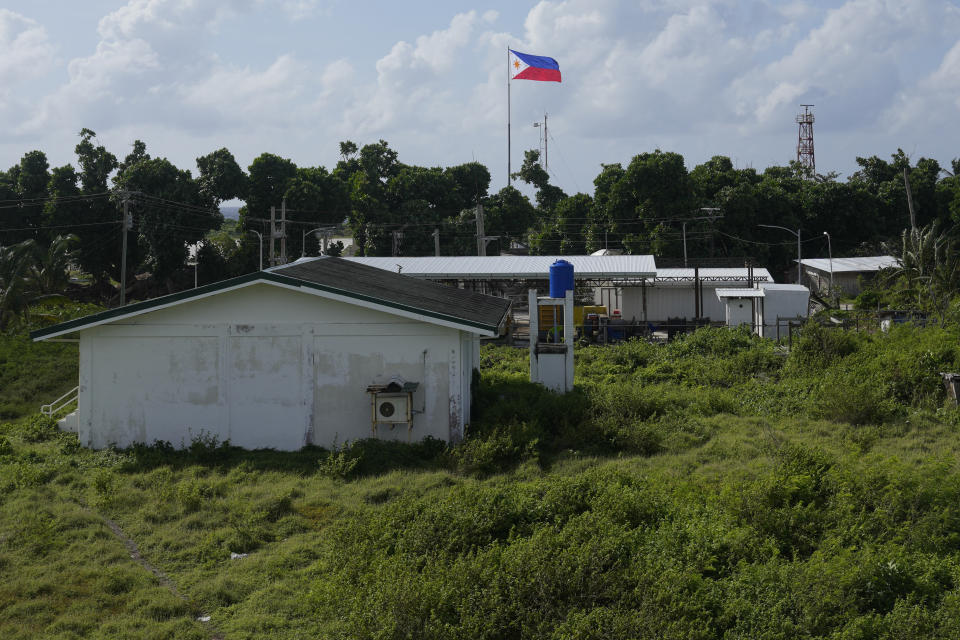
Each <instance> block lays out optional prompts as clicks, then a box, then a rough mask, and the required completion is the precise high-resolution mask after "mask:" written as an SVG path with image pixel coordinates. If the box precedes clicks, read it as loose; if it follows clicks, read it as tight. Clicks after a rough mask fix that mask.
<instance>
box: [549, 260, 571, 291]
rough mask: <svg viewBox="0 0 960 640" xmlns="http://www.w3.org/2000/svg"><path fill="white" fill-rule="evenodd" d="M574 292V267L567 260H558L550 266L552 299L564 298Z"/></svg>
mask: <svg viewBox="0 0 960 640" xmlns="http://www.w3.org/2000/svg"><path fill="white" fill-rule="evenodd" d="M572 290H573V265H572V264H570V263H569V262H567V261H566V260H557V261H556V262H554V263H553V264H552V265H550V297H551V298H563V297H565V296H566V294H567V291H572Z"/></svg>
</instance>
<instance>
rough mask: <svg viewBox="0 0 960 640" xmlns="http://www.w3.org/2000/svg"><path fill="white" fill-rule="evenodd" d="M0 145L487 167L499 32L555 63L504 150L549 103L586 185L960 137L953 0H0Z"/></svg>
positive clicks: (943, 144)
mask: <svg viewBox="0 0 960 640" xmlns="http://www.w3.org/2000/svg"><path fill="white" fill-rule="evenodd" d="M3 7H4V8H0V123H2V125H0V167H2V168H4V169H5V168H7V167H10V166H12V165H15V164H17V163H18V162H19V159H20V158H21V156H22V155H23V154H24V153H25V152H27V151H30V150H33V149H40V150H42V151H44V152H46V154H47V156H48V158H49V160H50V164H51V166H59V165H63V164H67V163H71V162H72V163H75V162H76V159H75V156H74V154H73V147H74V146H75V145H76V143H77V141H78V140H79V138H78V133H79V131H80V129H81V128H84V127H86V128H89V129H92V130H94V131H95V132H96V133H97V136H98V139H99V141H100V142H101V143H102V144H104V145H105V146H106V147H107V148H108V149H110V150H111V151H112V152H113V153H115V154H116V155H117V156H118V157H120V158H122V157H123V156H124V155H126V153H128V152H129V150H130V148H131V145H132V143H133V141H134V140H135V139H140V140H143V141H144V142H145V143H146V144H147V152H148V153H150V154H151V155H152V156H155V157H166V158H168V159H169V160H170V161H171V162H173V163H174V164H176V165H177V166H179V167H181V168H185V169H191V170H192V171H194V173H196V164H195V160H196V158H197V157H198V156H201V155H205V154H207V153H210V152H211V151H214V150H216V149H219V148H221V147H226V148H228V149H229V150H230V151H231V152H232V153H233V154H234V155H235V156H236V158H237V161H238V162H239V163H240V164H241V166H244V167H246V166H248V165H249V164H250V162H251V161H252V160H253V159H254V158H255V157H256V156H258V155H260V154H261V153H264V152H270V153H275V154H277V155H280V156H283V157H286V158H290V159H291V160H293V161H294V162H295V163H297V165H299V166H325V167H327V168H332V167H333V166H334V165H335V164H336V162H337V160H338V159H339V142H340V141H342V140H352V141H354V142H356V143H357V144H359V145H361V146H362V145H363V144H366V143H370V142H376V141H377V140H379V139H383V140H386V141H388V142H389V144H390V146H391V147H392V148H393V149H395V150H396V151H397V152H398V153H399V159H400V161H402V162H405V163H409V164H417V165H425V166H449V165H455V164H461V163H464V162H470V161H474V160H476V161H478V162H482V163H483V164H484V165H486V166H487V167H488V168H489V169H490V172H491V174H492V177H493V181H492V185H491V187H492V188H491V190H493V191H495V190H497V189H499V188H500V187H501V186H504V185H505V184H506V181H507V135H506V128H507V127H506V124H507V99H506V98H507V54H506V49H507V47H511V48H513V49H516V50H518V51H522V52H526V53H531V54H535V55H543V56H550V57H553V58H555V59H556V60H557V62H558V63H559V65H560V70H561V73H562V74H563V82H562V83H559V84H558V83H553V82H532V81H514V82H512V83H511V96H512V101H511V104H512V106H511V116H512V131H513V133H512V143H513V144H512V148H513V153H512V165H513V170H514V171H516V170H517V169H518V168H519V165H520V163H521V161H522V158H523V150H524V149H535V148H537V147H538V145H539V141H540V129H538V128H535V127H534V126H533V123H534V122H536V121H541V120H542V119H543V117H544V114H549V119H548V123H549V138H548V140H549V172H550V174H551V176H552V181H553V182H554V183H555V184H557V185H559V186H560V187H562V188H563V189H564V190H565V191H567V192H568V193H571V194H572V193H576V192H585V193H591V194H592V192H593V185H592V181H593V179H594V178H595V177H596V175H597V174H598V173H599V171H600V169H601V165H602V164H610V163H616V162H619V163H623V164H627V163H629V161H630V159H631V158H632V157H633V156H635V155H637V154H639V153H643V152H649V151H653V150H655V149H658V148H659V149H662V150H664V151H675V152H677V153H680V154H681V155H683V156H684V158H685V161H686V165H687V168H688V169H692V168H693V167H694V166H696V165H697V164H700V163H702V162H704V161H705V160H708V159H709V158H710V157H712V156H714V155H726V156H729V157H730V158H731V159H732V160H733V162H734V164H735V166H737V167H739V168H744V167H754V168H756V169H757V170H760V171H762V170H763V169H764V168H765V167H767V166H770V165H783V164H786V163H787V162H788V161H790V160H792V159H795V158H796V145H797V124H796V122H795V118H796V116H797V114H798V113H799V112H800V111H801V108H800V105H801V104H804V103H808V104H814V105H815V106H814V108H813V110H814V113H815V117H816V123H815V125H814V136H815V150H816V166H817V171H818V172H820V173H827V172H832V171H835V172H838V173H839V174H840V175H841V176H847V175H849V174H850V173H852V172H853V171H856V169H857V165H856V157H857V156H870V155H879V156H880V157H883V158H889V157H890V155H891V154H893V153H894V152H895V151H896V150H897V148H902V149H903V150H904V151H905V152H906V153H907V154H908V156H910V157H911V158H913V159H914V160H916V159H918V158H920V157H930V158H935V159H937V160H938V161H940V163H941V165H943V166H945V167H949V162H950V160H951V159H952V158H955V157H960V143H958V140H960V139H958V136H957V132H958V127H957V122H958V116H960V4H958V2H956V1H944V0H910V1H909V2H905V1H903V0H898V1H883V0H849V1H847V2H842V1H839V0H837V1H834V2H807V1H803V0H796V1H783V2H777V1H773V0H769V1H747V0H714V1H704V0H622V1H621V0H543V1H541V2H535V3H534V2H526V3H524V2H516V1H515V2H500V1H493V2H487V3H485V4H483V3H479V2H474V1H469V2H468V1H465V0H445V1H442V2H439V1H438V2H427V1H425V0H404V1H403V2H396V1H382V2H373V1H368V2H364V1H361V0H354V1H352V2H347V1H343V0H222V1H217V0H129V1H128V2H123V1H120V0H113V1H108V0H83V1H82V2H65V1H62V0H60V1H52V0H5V2H4V3H3Z"/></svg>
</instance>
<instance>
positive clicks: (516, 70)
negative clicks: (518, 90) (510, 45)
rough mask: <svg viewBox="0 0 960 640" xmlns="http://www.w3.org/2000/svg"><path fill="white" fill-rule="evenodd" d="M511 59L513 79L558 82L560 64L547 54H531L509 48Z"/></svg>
mask: <svg viewBox="0 0 960 640" xmlns="http://www.w3.org/2000/svg"><path fill="white" fill-rule="evenodd" d="M510 53H512V54H513V60H511V61H510V66H511V67H512V70H511V73H513V74H515V75H514V76H513V79H514V80H541V81H544V82H560V65H558V64H557V61H556V60H554V59H553V58H548V57H547V56H532V55H530V54H529V53H520V52H519V51H514V50H513V49H510Z"/></svg>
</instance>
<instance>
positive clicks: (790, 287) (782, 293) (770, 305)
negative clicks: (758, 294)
mask: <svg viewBox="0 0 960 640" xmlns="http://www.w3.org/2000/svg"><path fill="white" fill-rule="evenodd" d="M760 288H761V289H762V290H763V324H762V327H760V328H759V333H760V335H761V336H763V337H765V338H776V337H777V324H778V323H779V325H780V327H779V332H780V333H779V335H780V336H785V335H787V331H788V327H787V322H788V320H787V319H793V320H796V319H797V318H801V319H806V318H807V315H808V312H809V307H810V290H809V289H807V288H806V287H804V286H801V285H796V284H762V285H760ZM778 318H783V320H779V321H778Z"/></svg>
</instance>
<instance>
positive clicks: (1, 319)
mask: <svg viewBox="0 0 960 640" xmlns="http://www.w3.org/2000/svg"><path fill="white" fill-rule="evenodd" d="M35 251H36V244H35V243H34V241H33V240H23V241H22V242H19V243H17V244H14V245H9V246H0V331H6V330H7V329H8V328H9V327H10V326H11V324H13V323H14V322H16V320H17V319H18V318H19V317H21V316H23V315H25V314H26V313H27V309H28V307H29V305H30V288H29V280H28V274H29V268H30V263H31V260H32V259H33V256H34V253H35Z"/></svg>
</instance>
